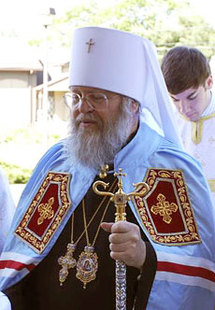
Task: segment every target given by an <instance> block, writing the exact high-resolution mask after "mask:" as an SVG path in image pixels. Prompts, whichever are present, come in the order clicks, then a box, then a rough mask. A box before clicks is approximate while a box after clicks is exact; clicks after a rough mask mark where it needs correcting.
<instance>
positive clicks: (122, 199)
mask: <svg viewBox="0 0 215 310" xmlns="http://www.w3.org/2000/svg"><path fill="white" fill-rule="evenodd" d="M114 176H115V177H116V176H117V177H118V191H117V192H116V193H115V194H114V193H111V192H105V191H100V190H98V186H100V185H101V186H103V188H104V189H106V188H107V187H108V186H109V183H105V182H103V181H100V180H99V181H96V182H95V183H94V184H93V190H94V192H95V193H96V194H98V195H101V196H110V200H111V201H113V202H114V205H115V207H116V213H115V222H119V221H126V211H125V208H126V204H127V202H128V201H129V200H130V198H131V197H132V196H139V197H143V196H145V195H146V193H147V192H148V191H149V186H148V184H146V183H144V182H140V183H135V184H133V186H134V187H135V188H136V190H138V189H139V188H140V187H143V188H142V189H141V191H140V192H131V193H128V194H126V193H124V192H123V183H122V177H125V176H126V173H122V169H121V168H119V172H115V173H114ZM115 273H116V310H126V265H125V263H123V262H121V261H118V260H116V269H115Z"/></svg>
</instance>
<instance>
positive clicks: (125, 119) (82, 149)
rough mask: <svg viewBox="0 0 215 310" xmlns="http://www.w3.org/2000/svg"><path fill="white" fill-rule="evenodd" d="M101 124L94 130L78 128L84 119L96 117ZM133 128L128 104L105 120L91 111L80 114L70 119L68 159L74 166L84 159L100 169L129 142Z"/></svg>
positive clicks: (83, 163)
mask: <svg viewBox="0 0 215 310" xmlns="http://www.w3.org/2000/svg"><path fill="white" fill-rule="evenodd" d="M95 118H96V121H97V124H98V126H97V127H96V128H93V129H92V130H84V129H83V128H79V122H80V120H81V119H88V120H90V119H95ZM131 131H132V114H131V111H130V106H129V105H128V104H123V103H122V105H121V108H120V111H118V113H117V115H116V116H113V117H112V118H111V119H110V120H108V121H106V122H103V121H102V120H101V119H99V118H98V117H95V116H93V115H92V114H90V113H89V114H88V115H83V114H79V116H78V117H77V118H76V119H74V118H71V122H70V135H69V138H68V140H67V144H66V153H67V158H68V159H67V161H68V164H69V165H70V166H71V165H72V166H73V165H76V164H79V163H81V164H82V165H84V166H87V167H90V168H94V169H96V170H99V169H100V168H101V167H103V166H104V165H105V164H110V163H113V160H114V157H115V155H116V154H117V153H118V152H119V151H120V149H121V148H122V147H123V146H124V145H125V144H126V141H127V140H128V138H129V136H130V135H131Z"/></svg>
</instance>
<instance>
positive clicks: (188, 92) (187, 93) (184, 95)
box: [170, 86, 201, 99]
mask: <svg viewBox="0 0 215 310" xmlns="http://www.w3.org/2000/svg"><path fill="white" fill-rule="evenodd" d="M200 88H201V86H199V87H197V88H193V87H190V88H188V89H185V90H184V91H182V92H180V93H178V94H170V96H171V97H172V98H175V99H177V98H187V97H189V96H192V95H194V94H195V93H197V92H198V91H199V90H200Z"/></svg>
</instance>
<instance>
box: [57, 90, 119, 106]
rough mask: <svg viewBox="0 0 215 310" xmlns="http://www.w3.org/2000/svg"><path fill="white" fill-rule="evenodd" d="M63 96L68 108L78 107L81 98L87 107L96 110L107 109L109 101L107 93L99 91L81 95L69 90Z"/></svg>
mask: <svg viewBox="0 0 215 310" xmlns="http://www.w3.org/2000/svg"><path fill="white" fill-rule="evenodd" d="M112 97H113V96H112ZM63 98H64V102H65V103H66V105H67V106H68V107H69V108H70V109H79V107H80V104H81V103H82V102H83V100H86V102H87V104H88V105H89V107H90V108H92V109H93V110H97V111H102V110H105V109H107V106H108V101H109V99H108V97H107V95H105V94H103V93H99V92H93V93H88V94H86V95H85V96H83V97H82V96H81V95H80V94H78V93H75V92H69V93H66V94H65V95H64V96H63Z"/></svg>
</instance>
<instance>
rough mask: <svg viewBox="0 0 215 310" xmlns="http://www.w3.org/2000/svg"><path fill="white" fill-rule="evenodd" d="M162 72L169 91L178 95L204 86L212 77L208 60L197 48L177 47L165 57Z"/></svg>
mask: <svg viewBox="0 0 215 310" xmlns="http://www.w3.org/2000/svg"><path fill="white" fill-rule="evenodd" d="M161 70H162V72H163V75H164V79H165V82H166V85H167V88H168V91H169V92H170V93H171V94H173V95H176V94H178V93H180V92H182V91H184V90H186V89H188V88H191V87H192V88H197V87H199V86H200V85H203V84H204V83H205V81H206V79H207V78H208V77H209V76H210V75H211V69H210V65H209V63H208V60H207V58H206V57H205V56H204V55H203V54H202V53H201V52H200V51H199V50H198V49H196V48H190V47H186V46H177V47H174V48H172V49H171V50H169V51H168V52H167V54H166V55H165V56H164V58H163V60H162V64H161Z"/></svg>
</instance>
